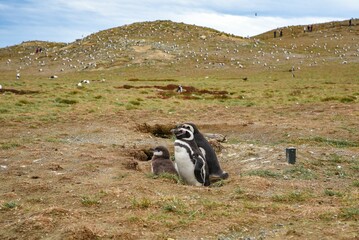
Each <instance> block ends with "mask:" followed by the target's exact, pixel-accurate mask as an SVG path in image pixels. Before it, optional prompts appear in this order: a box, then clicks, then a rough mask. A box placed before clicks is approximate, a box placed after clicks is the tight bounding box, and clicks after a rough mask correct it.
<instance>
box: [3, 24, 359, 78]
mask: <svg viewBox="0 0 359 240" xmlns="http://www.w3.org/2000/svg"><path fill="white" fill-rule="evenodd" d="M355 23H356V20H355V21H354V26H351V27H348V26H346V25H345V21H343V22H331V23H325V24H315V27H314V28H315V30H314V31H313V32H310V33H306V32H303V26H290V27H285V28H281V29H283V36H282V37H281V38H279V37H278V38H273V31H268V32H266V33H263V34H261V35H258V36H256V37H254V38H249V39H248V38H242V37H238V36H234V35H231V34H226V33H224V32H220V31H217V30H214V29H211V28H205V27H199V26H195V25H189V24H184V23H176V22H172V21H153V22H141V23H133V24H130V25H124V26H121V27H115V28H111V29H107V30H102V31H99V32H97V33H93V34H91V35H89V36H86V37H84V38H82V39H78V40H76V41H75V42H72V43H68V44H66V43H53V42H44V41H28V42H23V43H22V44H19V45H16V46H12V47H7V48H2V49H0V69H2V70H3V71H37V72H39V73H40V74H41V73H43V74H50V73H53V74H56V73H59V72H71V71H86V70H104V69H113V68H126V67H138V66H139V67H141V66H148V67H161V66H168V67H171V66H185V68H200V69H221V68H228V67H230V68H244V67H250V66H251V67H253V66H256V65H261V66H264V67H267V68H273V67H276V65H278V64H279V65H283V64H287V63H288V62H287V63H285V61H283V60H289V59H291V60H293V61H294V62H292V63H291V64H292V65H294V64H295V65H299V64H314V63H315V62H317V63H318V59H317V58H320V59H319V60H320V61H322V60H323V59H321V58H322V57H323V56H327V57H328V59H326V60H325V61H327V60H329V61H333V60H335V61H340V62H343V61H357V60H355V58H354V57H356V56H357V55H358V51H357V49H358V45H357V43H356V42H357V36H358V34H359V30H358V26H359V25H357V24H355ZM342 44H343V46H341V45H342ZM38 48H41V50H43V51H41V52H37V51H36V49H38ZM313 49H314V50H315V52H317V55H316V56H314V55H313ZM342 52H346V54H345V55H343V54H339V53H342ZM320 54H322V55H321V56H320ZM333 54H334V55H333ZM308 56H309V59H310V62H308ZM334 56H337V57H339V58H333V57H334ZM329 58H330V59H329ZM273 60H274V61H273ZM305 61H306V62H305Z"/></svg>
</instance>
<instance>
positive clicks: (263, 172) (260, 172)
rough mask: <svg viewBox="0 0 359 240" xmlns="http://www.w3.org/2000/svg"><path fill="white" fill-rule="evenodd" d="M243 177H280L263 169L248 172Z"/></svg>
mask: <svg viewBox="0 0 359 240" xmlns="http://www.w3.org/2000/svg"><path fill="white" fill-rule="evenodd" d="M244 175H247V176H259V177H264V178H281V177H282V175H281V174H280V173H276V172H273V171H270V170H265V169H257V170H251V171H249V172H246V173H245V174H244Z"/></svg>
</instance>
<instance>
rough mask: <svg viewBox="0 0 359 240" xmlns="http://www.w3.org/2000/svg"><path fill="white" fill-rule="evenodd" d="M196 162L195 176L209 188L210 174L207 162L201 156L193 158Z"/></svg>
mask: <svg viewBox="0 0 359 240" xmlns="http://www.w3.org/2000/svg"><path fill="white" fill-rule="evenodd" d="M193 158H194V160H195V165H194V176H195V177H196V179H197V181H198V182H200V183H201V184H202V185H204V186H209V184H210V182H209V173H208V167H207V164H206V161H205V160H204V159H203V158H202V157H201V156H199V155H194V156H193Z"/></svg>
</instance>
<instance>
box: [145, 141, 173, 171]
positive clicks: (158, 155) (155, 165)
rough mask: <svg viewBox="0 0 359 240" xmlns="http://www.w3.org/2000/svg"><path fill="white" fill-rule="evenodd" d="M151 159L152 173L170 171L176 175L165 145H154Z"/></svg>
mask: <svg viewBox="0 0 359 240" xmlns="http://www.w3.org/2000/svg"><path fill="white" fill-rule="evenodd" d="M151 160H152V161H151V171H152V173H153V174H155V175H159V174H161V173H171V174H175V175H177V171H176V169H175V167H174V164H173V163H172V161H171V160H170V153H169V151H168V149H167V148H166V147H164V146H158V147H155V148H154V149H153V156H152V159H151Z"/></svg>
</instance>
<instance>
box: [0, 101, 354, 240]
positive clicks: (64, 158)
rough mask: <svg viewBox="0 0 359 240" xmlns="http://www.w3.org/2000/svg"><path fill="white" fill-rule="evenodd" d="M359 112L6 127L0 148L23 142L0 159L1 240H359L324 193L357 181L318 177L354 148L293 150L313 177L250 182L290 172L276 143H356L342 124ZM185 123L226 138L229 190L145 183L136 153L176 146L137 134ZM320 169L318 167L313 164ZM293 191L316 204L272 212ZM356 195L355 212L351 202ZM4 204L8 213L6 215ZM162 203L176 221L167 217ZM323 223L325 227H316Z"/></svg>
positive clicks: (291, 111)
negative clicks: (278, 198)
mask: <svg viewBox="0 0 359 240" xmlns="http://www.w3.org/2000/svg"><path fill="white" fill-rule="evenodd" d="M358 110H359V109H358V105H355V104H351V105H346V104H322V105H315V106H308V105H306V106H300V105H297V106H292V107H278V108H276V109H260V108H254V107H253V108H245V107H236V108H231V109H227V108H223V109H219V108H215V109H210V111H208V112H206V113H198V114H197V115H194V114H189V112H190V110H188V112H186V111H184V112H182V113H181V114H176V115H171V116H169V115H166V114H163V113H160V112H157V113H154V112H148V111H140V110H133V111H124V112H118V113H109V114H106V115H103V116H102V117H100V118H96V119H91V118H90V117H82V118H79V117H77V116H76V115H75V114H73V116H70V117H69V119H68V120H67V121H65V122H58V123H54V124H48V125H38V126H31V127H29V126H26V125H23V124H21V123H12V124H7V125H5V126H4V125H3V126H1V127H0V128H1V129H0V131H1V137H2V140H7V141H9V142H12V141H14V140H17V141H20V143H19V144H18V145H16V146H15V147H11V148H8V149H5V148H3V149H1V150H0V165H1V169H0V172H1V175H0V176H1V183H2V184H1V185H2V186H1V192H0V203H1V204H2V206H3V207H2V209H1V210H0V214H1V218H0V226H1V230H0V238H1V239H358V236H359V235H358V231H357V230H358V228H357V226H358V225H357V224H358V222H357V220H358V219H357V216H356V218H354V220H353V219H351V220H349V221H345V220H344V219H342V218H340V217H338V214H339V213H338V212H340V209H341V204H342V203H343V202H346V201H349V200H348V199H345V198H344V199H339V198H335V197H327V196H324V195H323V194H322V192H323V191H324V189H334V190H338V191H343V194H345V191H346V190H345V189H346V188H347V186H348V185H350V184H351V182H352V181H353V179H355V178H356V179H357V177H358V173H356V174H355V175H354V176H353V177H347V178H339V177H338V174H337V173H335V174H334V175H333V176H331V177H325V176H324V175H325V174H324V172H325V171H326V170H327V169H328V168H329V166H325V164H326V163H325V161H327V160H328V159H329V156H331V155H333V154H336V155H340V156H341V157H343V158H345V159H352V160H357V159H358V157H359V149H358V148H335V147H332V146H330V145H323V144H316V143H312V142H303V143H301V142H293V144H294V146H295V147H296V148H297V166H298V165H299V166H304V167H306V168H309V169H311V171H313V172H314V173H315V174H316V175H317V178H315V179H311V180H303V179H301V178H295V177H293V178H292V177H289V178H288V177H287V176H285V175H284V176H283V177H279V178H271V177H266V176H253V175H247V174H246V173H247V172H249V171H253V170H256V169H265V170H270V171H273V172H281V171H284V170H286V169H287V170H288V169H290V168H292V166H291V165H289V164H287V163H286V156H285V148H286V147H290V146H289V145H287V144H281V142H286V143H288V142H291V139H310V138H311V137H312V136H317V135H321V136H328V138H331V136H333V135H335V138H337V139H348V140H352V141H354V140H355V138H356V137H357V136H352V135H350V134H348V131H347V130H345V129H343V128H342V125H343V121H345V122H346V126H347V127H352V128H357V127H358V126H357V119H358V112H359V111H358ZM154 114H157V116H156V117H154ZM338 116H340V117H338ZM185 121H192V122H194V123H196V124H197V125H198V126H199V128H200V130H202V132H204V133H219V134H223V135H225V136H226V138H227V142H225V143H221V146H222V151H221V152H219V153H218V155H219V158H220V162H221V165H222V167H223V169H225V170H226V171H227V172H228V173H229V175H230V177H229V179H227V180H225V181H223V182H221V183H220V184H217V185H212V186H211V187H209V188H200V187H192V186H186V185H183V184H182V183H176V182H174V181H172V180H169V179H165V178H152V177H149V172H150V162H149V161H139V160H138V159H136V158H135V157H134V154H135V153H136V152H139V151H140V150H141V149H148V148H150V147H154V146H157V145H165V146H167V147H168V148H169V149H170V151H171V152H173V139H170V138H167V139H166V138H157V137H155V136H153V135H152V134H150V133H144V132H140V131H139V130H138V125H140V124H143V123H147V124H149V125H155V124H160V125H173V126H175V124H177V123H180V122H185ZM328 125H330V128H327V127H326V126H328ZM19 139H20V140H19ZM315 160H316V161H319V160H320V161H321V163H320V164H317V165H313V163H311V162H312V161H315ZM345 164H347V165H348V164H349V163H347V162H344V163H341V165H342V167H343V168H345V167H346V166H345ZM292 190H293V191H294V190H298V191H301V192H308V194H310V195H311V197H308V198H306V199H305V200H303V201H301V200H300V201H298V202H292V201H289V202H285V201H284V203H281V202H279V203H278V204H273V202H272V201H271V199H273V195H274V194H277V195H278V194H281V193H284V192H285V191H292ZM355 191H356V192H355V193H352V194H351V195H350V196H351V198H354V199H351V201H356V202H357V203H358V189H356V190H355ZM313 195H314V196H313ZM355 198H356V199H355ZM9 202H11V203H13V204H14V206H13V207H9V209H5V207H4V206H6V205H4V204H5V203H9ZM169 203H171V204H172V205H174V206H172V207H173V208H174V209H175V210H172V211H164V210H163V209H164V207H163V206H167V205H166V204H169ZM176 204H177V205H176ZM176 207H177V208H176ZM165 209H167V208H165ZM171 209H172V208H171ZM176 209H177V210H176ZM179 209H182V210H181V211H180V210H179ZM325 214H329V215H330V216H328V218H329V219H328V220H325V221H321V222H317V221H318V217H319V216H327V215H325ZM320 219H321V218H320Z"/></svg>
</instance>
